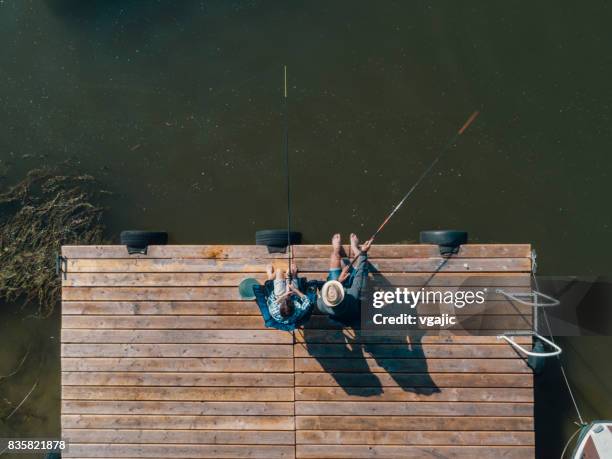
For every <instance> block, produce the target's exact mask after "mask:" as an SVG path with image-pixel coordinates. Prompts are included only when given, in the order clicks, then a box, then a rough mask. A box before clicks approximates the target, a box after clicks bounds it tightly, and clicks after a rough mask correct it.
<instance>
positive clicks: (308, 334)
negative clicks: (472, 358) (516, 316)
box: [295, 329, 532, 345]
mask: <svg viewBox="0 0 612 459" xmlns="http://www.w3.org/2000/svg"><path fill="white" fill-rule="evenodd" d="M295 340H296V342H297V343H304V342H307V343H313V344H315V343H350V344H361V343H372V344H405V343H411V342H414V343H416V344H418V343H419V342H420V343H421V344H452V343H458V344H499V345H504V343H505V342H504V341H500V340H499V339H497V337H496V336H474V335H468V336H459V335H451V334H448V335H440V336H436V335H425V336H422V337H418V339H417V337H411V336H409V335H408V334H407V332H405V331H392V330H389V331H355V330H350V329H344V330H296V331H295ZM515 341H516V342H517V343H519V344H530V343H531V341H532V339H531V337H527V336H518V337H515Z"/></svg>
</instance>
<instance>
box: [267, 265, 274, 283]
mask: <svg viewBox="0 0 612 459" xmlns="http://www.w3.org/2000/svg"><path fill="white" fill-rule="evenodd" d="M266 274H267V275H268V280H272V279H274V266H272V265H268V266H266Z"/></svg>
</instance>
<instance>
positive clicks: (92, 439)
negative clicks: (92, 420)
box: [62, 429, 295, 445]
mask: <svg viewBox="0 0 612 459" xmlns="http://www.w3.org/2000/svg"><path fill="white" fill-rule="evenodd" d="M62 434H63V435H62V438H64V439H66V440H68V442H70V443H175V444H176V443H180V444H209V445H218V444H221V445H222V444H226V445H240V444H243V445H294V444H295V434H294V432H291V431H284V430H272V431H268V430H254V431H253V430H251V431H249V430H196V429H189V430H179V429H173V430H136V429H64V430H63V431H62Z"/></svg>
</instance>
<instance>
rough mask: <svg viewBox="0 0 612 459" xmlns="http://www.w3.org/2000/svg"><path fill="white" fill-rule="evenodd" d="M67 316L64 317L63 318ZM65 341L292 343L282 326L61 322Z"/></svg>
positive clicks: (119, 342)
mask: <svg viewBox="0 0 612 459" xmlns="http://www.w3.org/2000/svg"><path fill="white" fill-rule="evenodd" d="M64 319H65V318H64ZM62 343H118V344H124V343H141V344H174V343H177V344H190V343H193V344H195V343H200V344H207V343H215V344H233V343H236V344H240V343H252V344H292V343H293V337H292V336H291V333H287V332H284V331H280V330H272V329H266V330H231V329H230V330H201V329H200V330H144V329H131V330H98V329H69V328H68V327H66V323H65V321H64V323H62Z"/></svg>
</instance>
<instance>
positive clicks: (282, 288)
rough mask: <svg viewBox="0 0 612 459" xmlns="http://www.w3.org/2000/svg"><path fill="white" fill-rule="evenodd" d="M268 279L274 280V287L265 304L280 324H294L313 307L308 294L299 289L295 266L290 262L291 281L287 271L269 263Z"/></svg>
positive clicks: (267, 269)
mask: <svg viewBox="0 0 612 459" xmlns="http://www.w3.org/2000/svg"><path fill="white" fill-rule="evenodd" d="M266 272H267V273H268V280H274V289H273V290H272V292H270V294H269V295H268V297H267V299H266V304H267V305H268V311H269V312H270V315H271V316H272V318H273V319H274V320H276V321H277V322H280V323H282V324H296V323H297V322H299V321H300V319H301V318H302V317H304V316H305V315H306V314H307V313H308V312H310V310H311V308H312V307H313V304H312V302H311V301H310V299H309V298H308V296H307V295H306V294H304V293H302V291H300V289H299V283H298V277H297V266H296V265H295V263H291V282H288V278H289V272H288V271H286V272H285V273H284V274H283V271H282V270H281V269H275V268H274V266H272V265H269V266H268V267H267V268H266Z"/></svg>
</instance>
